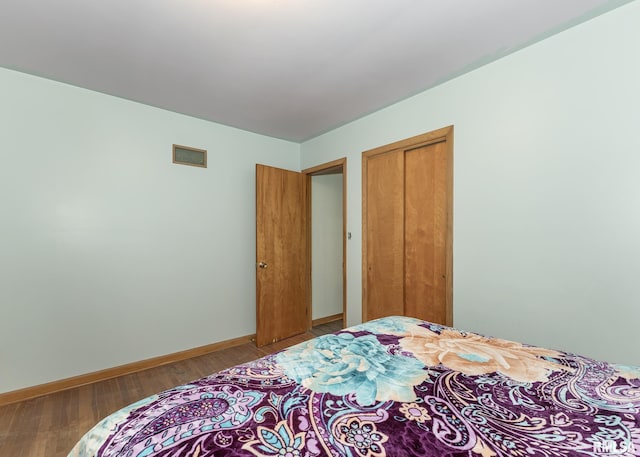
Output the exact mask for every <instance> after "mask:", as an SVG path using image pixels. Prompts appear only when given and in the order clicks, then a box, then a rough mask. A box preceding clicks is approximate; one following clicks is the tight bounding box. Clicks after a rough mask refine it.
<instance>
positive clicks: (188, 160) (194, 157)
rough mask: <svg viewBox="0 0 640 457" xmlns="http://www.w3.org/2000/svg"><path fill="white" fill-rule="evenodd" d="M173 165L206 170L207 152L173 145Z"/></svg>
mask: <svg viewBox="0 0 640 457" xmlns="http://www.w3.org/2000/svg"><path fill="white" fill-rule="evenodd" d="M173 163H179V164H181V165H191V166H193V167H202V168H207V151H206V150H204V149H197V148H190V147H187V146H180V145H179V144H174V145H173Z"/></svg>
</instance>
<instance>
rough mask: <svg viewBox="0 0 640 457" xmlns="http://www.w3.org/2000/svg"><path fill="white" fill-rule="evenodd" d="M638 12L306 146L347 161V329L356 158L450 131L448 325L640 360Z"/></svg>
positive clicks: (353, 302)
mask: <svg viewBox="0 0 640 457" xmlns="http://www.w3.org/2000/svg"><path fill="white" fill-rule="evenodd" d="M638 24H640V2H632V3H630V4H627V5H625V6H622V7H620V8H619V9H616V10H614V11H611V12H609V13H607V14H605V15H603V16H599V17H597V18H595V19H593V20H591V21H588V22H586V23H583V24H581V25H578V26H577V27H575V28H572V29H569V30H567V31H565V32H563V33H560V34H559V35H556V36H553V37H551V38H549V39H546V40H544V41H542V42H539V43H537V44H535V45H533V46H531V47H528V48H526V49H523V50H521V51H519V52H517V53H515V54H512V55H510V56H508V57H506V58H503V59H501V60H499V61H497V62H495V63H492V64H490V65H487V66H484V67H482V68H480V69H478V70H475V71H473V72H472V73H469V74H466V75H464V76H461V77H459V78H456V79H454V80H452V81H449V82H447V83H445V84H442V85H440V86H438V87H436V88H434V89H431V90H428V91H426V92H424V93H422V94H419V95H417V96H415V97H412V98H410V99H407V100H405V101H403V102H401V103H398V104H395V105H393V106H390V107H388V108H386V109H383V110H381V111H378V112H376V113H373V114H371V115H369V116H367V117H365V118H363V119H360V120H358V121H355V122H353V123H351V124H348V125H346V126H343V127H342V128H339V129H336V130H334V131H332V132H329V133H327V134H325V135H322V136H320V137H318V138H315V139H313V140H310V141H307V142H305V143H303V144H302V148H301V162H302V164H301V165H302V168H308V167H312V166H315V165H316V164H320V163H325V162H328V161H330V160H333V159H336V158H339V157H344V156H347V160H348V166H347V170H348V176H347V183H348V184H347V186H348V189H347V199H348V201H347V211H348V218H347V220H348V231H351V232H352V233H353V235H354V236H353V238H352V240H351V241H349V242H348V252H347V262H348V266H347V273H348V289H347V300H348V303H347V308H348V323H349V324H353V323H357V322H359V321H360V316H361V287H362V286H361V284H362V282H361V281H362V276H361V259H362V257H361V243H362V239H361V233H362V226H361V211H362V208H361V198H362V194H361V153H362V151H365V150H367V149H370V148H374V147H377V146H381V145H384V144H388V143H391V142H394V141H397V140H401V139H403V138H407V137H410V136H413V135H417V134H420V133H424V132H428V131H431V130H435V129H438V128H441V127H445V126H447V125H454V126H455V132H454V176H455V177H454V324H455V325H456V326H457V327H460V328H464V329H470V330H476V331H479V332H483V333H486V334H491V335H498V336H501V337H505V338H510V339H515V340H519V341H525V342H528V343H532V344H540V345H544V346H548V347H554V348H558V349H566V350H569V351H574V352H578V353H583V354H586V355H591V356H594V357H597V358H604V359H609V360H612V361H620V362H626V363H633V364H640V351H639V350H638V348H640V332H639V331H638V323H640V306H639V304H640V287H639V286H638V274H639V273H640V211H639V208H640V135H639V132H640V130H639V129H640V108H639V107H640V84H638V81H640V59H638V52H639V50H640V49H639V43H640V28H639V27H638V26H637V25H638Z"/></svg>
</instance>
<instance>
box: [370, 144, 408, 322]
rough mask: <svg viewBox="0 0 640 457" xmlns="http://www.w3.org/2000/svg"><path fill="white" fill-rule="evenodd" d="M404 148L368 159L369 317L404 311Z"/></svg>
mask: <svg viewBox="0 0 640 457" xmlns="http://www.w3.org/2000/svg"><path fill="white" fill-rule="evenodd" d="M403 155H404V151H402V150H396V151H391V152H388V153H385V154H378V155H374V156H372V157H371V158H370V159H369V160H368V161H367V162H366V170H365V172H364V174H363V176H364V175H366V177H367V180H366V189H365V191H366V195H367V199H368V200H369V201H371V202H375V204H371V205H366V208H367V211H366V215H365V217H364V219H363V220H364V224H365V226H366V227H367V232H366V243H365V246H364V247H363V252H366V259H367V263H366V268H365V271H364V272H363V276H364V277H365V278H366V284H367V295H366V298H367V301H366V310H367V318H366V320H371V319H377V318H379V317H384V316H389V315H402V314H404V260H403V256H402V255H399V253H401V252H402V251H403V250H404V223H403V220H404V207H403V205H404V157H403Z"/></svg>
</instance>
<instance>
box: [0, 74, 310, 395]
mask: <svg viewBox="0 0 640 457" xmlns="http://www.w3.org/2000/svg"><path fill="white" fill-rule="evenodd" d="M0 101H1V102H0V367H1V368H0V392H4V391H10V390H14V389H18V388H22V387H27V386H31V385H36V384H41V383H44V382H48V381H53V380H57V379H62V378H67V377H70V376H74V375H78V374H83V373H88V372H92V371H95V370H101V369H104V368H108V367H113V366H118V365H122V364H125V363H129V362H134V361H138V360H143V359H146V358H150V357H154V356H159V355H164V354H169V353H172V352H176V351H180V350H184V349H190V348H194V347H197V346H201V345H206V344H210V343H214V342H217V341H222V340H226V339H230V338H234V337H238V336H243V335H249V334H252V333H255V279H254V278H255V276H254V275H255V184H254V183H255V175H254V173H255V172H254V170H255V164H256V163H257V162H260V163H264V164H268V165H274V166H278V167H282V168H289V169H295V170H299V169H300V163H299V162H300V160H299V149H300V146H299V145H298V144H295V143H290V142H286V141H281V140H276V139H273V138H268V137H264V136H260V135H255V134H252V133H248V132H244V131H241V130H237V129H233V128H229V127H224V126H221V125H217V124H213V123H211V122H205V121H201V120H198V119H194V118H190V117H187V116H182V115H178V114H174V113H170V112H167V111H163V110H159V109H156V108H151V107H148V106H144V105H140V104H136V103H133V102H129V101H125V100H122V99H118V98H114V97H109V96H106V95H102V94H98V93H95V92H91V91H87V90H83V89H79V88H76V87H72V86H68V85H64V84H60V83H56V82H52V81H48V80H45V79H41V78H36V77H33V76H28V75H24V74H21V73H17V72H13V71H9V70H3V69H0ZM173 143H177V144H181V145H186V146H193V147H197V148H204V149H207V150H208V164H209V167H208V168H206V169H202V168H196V167H188V166H183V165H173V164H172V163H171V145H172V144H173Z"/></svg>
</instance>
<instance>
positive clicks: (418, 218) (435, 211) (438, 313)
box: [404, 142, 447, 324]
mask: <svg viewBox="0 0 640 457" xmlns="http://www.w3.org/2000/svg"><path fill="white" fill-rule="evenodd" d="M445 144H446V143H444V142H439V143H435V144H429V145H427V146H423V147H420V148H418V149H412V150H410V151H407V152H406V153H405V157H404V158H405V170H406V173H405V181H404V182H405V200H404V207H405V212H404V214H405V223H404V240H405V241H404V262H405V269H404V271H405V277H404V296H405V315H406V316H412V317H417V318H419V319H423V320H426V321H429V322H436V323H439V324H444V323H445V322H446V321H447V316H446V297H447V293H446V281H447V280H446V277H447V263H446V260H447V255H446V254H447V246H446V240H447V176H446V168H447V167H446V151H445Z"/></svg>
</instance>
